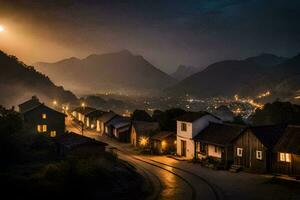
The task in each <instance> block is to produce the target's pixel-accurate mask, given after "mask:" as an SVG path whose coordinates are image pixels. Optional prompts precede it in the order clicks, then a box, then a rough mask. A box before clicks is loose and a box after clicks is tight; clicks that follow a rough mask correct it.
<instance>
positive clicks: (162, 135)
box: [152, 131, 176, 141]
mask: <svg viewBox="0 0 300 200" xmlns="http://www.w3.org/2000/svg"><path fill="white" fill-rule="evenodd" d="M171 136H174V137H176V133H175V132H172V131H160V132H159V133H157V134H155V135H154V136H152V139H153V140H159V141H162V140H164V139H166V138H168V137H171Z"/></svg>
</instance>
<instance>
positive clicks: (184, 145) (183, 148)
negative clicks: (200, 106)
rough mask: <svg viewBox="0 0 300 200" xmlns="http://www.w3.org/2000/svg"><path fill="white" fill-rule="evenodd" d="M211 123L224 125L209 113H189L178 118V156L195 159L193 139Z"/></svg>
mask: <svg viewBox="0 0 300 200" xmlns="http://www.w3.org/2000/svg"><path fill="white" fill-rule="evenodd" d="M210 122H215V123H222V122H221V120H220V119H219V118H218V117H216V116H214V115H212V114H210V113H208V112H188V113H186V114H184V115H182V116H180V117H178V118H177V122H176V123H177V142H176V143H177V155H178V156H182V157H185V158H187V159H193V158H194V157H195V142H194V140H193V138H194V137H195V136H196V135H198V133H199V132H200V131H202V130H203V129H204V128H206V127H207V126H208V125H209V123H210Z"/></svg>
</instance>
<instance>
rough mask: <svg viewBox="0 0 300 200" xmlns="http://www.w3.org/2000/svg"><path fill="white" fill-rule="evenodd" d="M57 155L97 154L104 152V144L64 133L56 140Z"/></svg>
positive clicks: (74, 134)
mask: <svg viewBox="0 0 300 200" xmlns="http://www.w3.org/2000/svg"><path fill="white" fill-rule="evenodd" d="M57 144H58V149H59V153H60V154H61V155H62V156H64V155H68V154H81V155H84V154H98V153H103V152H105V147H106V146H107V144H106V143H103V142H100V141H97V140H95V139H91V138H88V137H85V136H82V135H78V134H76V133H72V132H71V133H65V134H63V135H62V136H61V137H59V138H58V140H57Z"/></svg>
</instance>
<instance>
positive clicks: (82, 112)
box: [72, 106, 96, 127]
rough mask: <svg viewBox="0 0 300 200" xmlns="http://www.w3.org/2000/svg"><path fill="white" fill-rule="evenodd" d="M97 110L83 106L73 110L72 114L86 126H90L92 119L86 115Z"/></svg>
mask: <svg viewBox="0 0 300 200" xmlns="http://www.w3.org/2000/svg"><path fill="white" fill-rule="evenodd" d="M94 111H96V109H95V108H92V107H88V106H84V107H83V106H81V107H78V108H75V109H74V110H73V111H72V116H73V117H74V119H76V120H77V121H79V122H82V123H83V124H84V125H85V126H86V127H90V119H89V118H88V117H86V116H87V115H88V114H89V113H91V112H94Z"/></svg>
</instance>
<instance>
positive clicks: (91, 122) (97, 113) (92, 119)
mask: <svg viewBox="0 0 300 200" xmlns="http://www.w3.org/2000/svg"><path fill="white" fill-rule="evenodd" d="M105 113H106V112H105V111H102V110H94V111H91V112H89V113H87V114H86V115H85V125H86V126H87V127H88V128H91V129H96V127H97V119H98V118H100V117H101V116H102V115H104V114H105Z"/></svg>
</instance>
